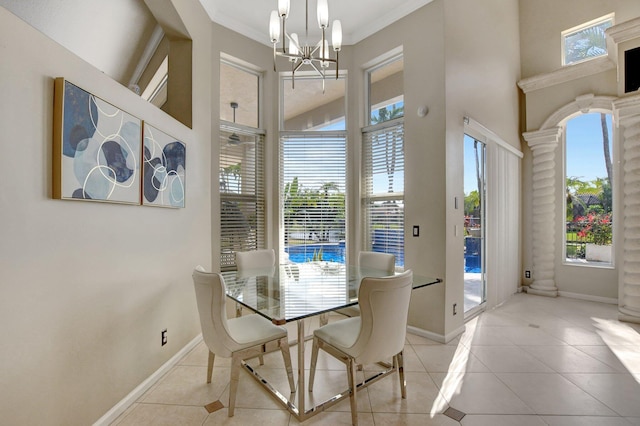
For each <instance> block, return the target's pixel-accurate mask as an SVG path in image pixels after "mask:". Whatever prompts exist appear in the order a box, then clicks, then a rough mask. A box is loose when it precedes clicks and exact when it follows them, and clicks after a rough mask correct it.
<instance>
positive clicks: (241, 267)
mask: <svg viewBox="0 0 640 426" xmlns="http://www.w3.org/2000/svg"><path fill="white" fill-rule="evenodd" d="M275 265H276V252H275V251H274V250H273V249H259V250H251V251H237V252H236V266H237V267H238V275H239V276H242V275H243V274H244V273H253V272H255V271H260V272H265V271H272V270H273V268H275ZM266 275H270V274H266Z"/></svg>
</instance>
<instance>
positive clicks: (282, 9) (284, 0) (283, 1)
mask: <svg viewBox="0 0 640 426" xmlns="http://www.w3.org/2000/svg"><path fill="white" fill-rule="evenodd" d="M289 5H290V3H289V0H278V13H279V14H280V16H283V17H285V18H286V17H287V16H289Z"/></svg>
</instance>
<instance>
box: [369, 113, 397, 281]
mask: <svg viewBox="0 0 640 426" xmlns="http://www.w3.org/2000/svg"><path fill="white" fill-rule="evenodd" d="M385 130H387V132H385ZM398 130H399V131H400V132H401V133H402V147H401V149H400V151H401V152H402V158H401V161H402V164H401V168H402V174H403V177H404V176H405V174H404V172H405V155H404V152H405V149H404V147H405V145H404V141H405V138H404V117H399V118H396V119H393V120H389V121H385V122H382V123H378V124H375V125H372V126H367V127H364V128H363V129H362V188H361V197H360V206H361V216H362V228H363V229H362V249H363V250H366V251H375V250H374V242H373V234H374V232H373V231H374V229H373V228H372V224H371V214H370V211H371V209H370V208H369V206H371V205H373V204H375V203H376V202H386V201H394V202H399V203H400V204H401V205H402V222H401V223H400V224H399V225H400V226H399V229H400V230H401V232H400V234H399V235H400V238H401V240H402V241H401V242H402V244H398V246H399V247H400V250H401V253H398V252H393V254H394V255H396V269H397V270H399V271H402V270H404V238H405V235H404V228H405V211H406V210H405V197H404V194H405V192H404V181H403V182H402V191H401V192H400V191H393V192H385V193H373V192H371V191H370V190H369V189H371V190H373V186H374V185H373V183H372V180H373V171H372V170H369V164H370V163H371V164H372V163H373V160H372V161H368V159H369V157H370V156H371V157H373V155H374V153H373V147H372V146H369V140H370V139H371V138H370V137H369V136H368V135H370V134H373V133H378V132H384V133H385V134H388V132H389V131H391V132H397V131H398ZM372 166H373V164H372ZM395 167H400V166H398V165H396V166H395ZM385 252H387V253H388V252H389V251H385Z"/></svg>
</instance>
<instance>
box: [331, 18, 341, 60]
mask: <svg viewBox="0 0 640 426" xmlns="http://www.w3.org/2000/svg"><path fill="white" fill-rule="evenodd" d="M331 42H332V43H333V50H335V51H336V52H339V51H340V49H342V24H341V23H340V20H338V19H336V20H335V21H333V30H332V32H331Z"/></svg>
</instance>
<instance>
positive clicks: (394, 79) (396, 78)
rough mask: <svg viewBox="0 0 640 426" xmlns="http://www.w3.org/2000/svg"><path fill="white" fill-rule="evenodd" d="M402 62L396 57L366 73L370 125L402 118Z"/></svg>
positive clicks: (400, 57)
mask: <svg viewBox="0 0 640 426" xmlns="http://www.w3.org/2000/svg"><path fill="white" fill-rule="evenodd" d="M403 67H404V60H403V59H402V56H399V57H398V56H396V57H394V58H392V59H390V60H388V61H386V62H384V63H382V64H381V65H378V66H377V67H375V68H373V69H371V70H369V71H368V72H367V85H368V89H369V90H368V95H369V96H368V112H369V114H368V116H369V123H368V124H370V125H373V124H378V123H382V122H384V121H388V120H393V119H394V118H398V117H402V116H404V88H403V85H404V77H403V76H404V73H403Z"/></svg>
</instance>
